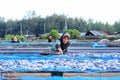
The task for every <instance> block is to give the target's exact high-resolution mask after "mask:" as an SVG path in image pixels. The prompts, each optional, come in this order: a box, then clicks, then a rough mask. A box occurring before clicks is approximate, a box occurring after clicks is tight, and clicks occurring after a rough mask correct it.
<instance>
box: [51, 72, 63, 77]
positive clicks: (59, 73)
mask: <svg viewBox="0 0 120 80" xmlns="http://www.w3.org/2000/svg"><path fill="white" fill-rule="evenodd" d="M51 76H61V77H62V76H63V72H51Z"/></svg>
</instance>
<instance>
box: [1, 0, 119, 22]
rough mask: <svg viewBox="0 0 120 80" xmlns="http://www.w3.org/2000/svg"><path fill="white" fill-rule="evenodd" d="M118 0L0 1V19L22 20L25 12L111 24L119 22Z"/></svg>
mask: <svg viewBox="0 0 120 80" xmlns="http://www.w3.org/2000/svg"><path fill="white" fill-rule="evenodd" d="M119 2H120V0H0V17H4V18H5V19H22V18H23V17H24V16H25V14H26V12H27V11H35V12H36V14H37V15H41V17H46V16H47V15H52V14H54V13H56V14H64V15H66V16H67V17H73V18H74V17H78V18H80V17H82V18H84V19H86V20H88V19H93V20H94V21H101V22H104V23H106V22H108V23H109V24H113V23H114V22H115V21H119V20H120V10H119V8H120V4H119Z"/></svg>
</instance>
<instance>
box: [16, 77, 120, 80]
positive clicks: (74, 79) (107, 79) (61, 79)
mask: <svg viewBox="0 0 120 80" xmlns="http://www.w3.org/2000/svg"><path fill="white" fill-rule="evenodd" d="M17 80H120V77H80V76H78V77H71V78H67V77H57V76H55V77H48V78H39V77H33V76H23V77H20V78H18V79H17Z"/></svg>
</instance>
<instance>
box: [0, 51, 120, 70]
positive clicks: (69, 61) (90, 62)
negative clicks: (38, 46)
mask: <svg viewBox="0 0 120 80" xmlns="http://www.w3.org/2000/svg"><path fill="white" fill-rule="evenodd" d="M6 71H13V72H29V71H30V72H38V71H63V72H66V71H74V72H106V71H115V72H116V71H120V53H74V54H72V53H69V54H66V55H50V56H42V55H38V54H26V55H25V54H24V55H23V54H19V55H17V54H16V55H15V54H11V55H7V54H6V55H5V54H4V55H2V54H1V55H0V72H6Z"/></svg>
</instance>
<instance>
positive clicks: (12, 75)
mask: <svg viewBox="0 0 120 80" xmlns="http://www.w3.org/2000/svg"><path fill="white" fill-rule="evenodd" d="M1 75H3V76H5V77H7V78H8V80H15V79H16V78H19V77H22V76H35V77H43V78H44V77H50V76H51V74H50V73H2V74H1ZM75 76H82V77H120V72H117V73H115V72H110V73H64V74H63V77H75Z"/></svg>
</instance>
